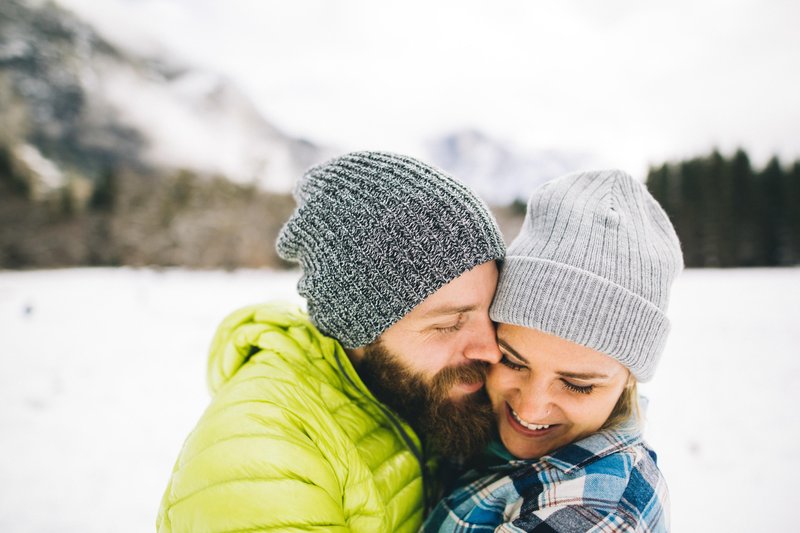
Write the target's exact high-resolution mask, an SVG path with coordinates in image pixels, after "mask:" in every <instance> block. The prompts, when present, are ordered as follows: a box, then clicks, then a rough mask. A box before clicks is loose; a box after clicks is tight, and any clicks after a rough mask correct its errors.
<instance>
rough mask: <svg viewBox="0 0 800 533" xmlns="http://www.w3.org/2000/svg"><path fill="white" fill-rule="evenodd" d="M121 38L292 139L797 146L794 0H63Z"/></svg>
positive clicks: (619, 160) (654, 149) (639, 155)
mask: <svg viewBox="0 0 800 533" xmlns="http://www.w3.org/2000/svg"><path fill="white" fill-rule="evenodd" d="M59 1H60V2H61V3H62V4H64V5H66V6H69V7H72V8H74V9H75V10H76V11H77V12H78V13H80V14H81V15H83V16H84V17H85V18H88V19H89V20H90V21H92V22H94V23H95V24H96V25H98V26H99V27H100V29H101V30H102V31H104V32H105V33H107V34H113V36H114V39H116V40H118V41H122V42H125V43H128V45H133V46H136V47H138V48H140V49H144V50H150V51H152V50H155V49H157V48H156V47H157V43H160V45H161V46H163V47H164V48H165V49H167V50H170V51H173V52H174V53H176V54H179V55H180V56H182V57H183V58H185V59H187V60H189V61H191V62H194V63H197V64H200V65H204V66H207V67H210V68H212V69H214V70H217V71H220V72H222V73H225V74H226V75H228V76H230V77H231V78H232V79H234V80H235V81H236V82H238V84H239V85H240V86H241V87H242V88H243V89H244V90H245V91H246V92H247V93H248V94H249V95H250V96H251V97H252V98H253V99H254V101H255V102H256V103H257V105H258V106H259V108H260V109H261V110H262V111H263V112H264V115H265V116H266V117H267V118H268V119H269V120H271V121H272V122H273V123H275V124H276V125H277V126H278V127H280V128H282V129H284V130H285V131H287V132H288V133H291V134H293V135H298V136H303V137H306V138H309V139H311V140H314V141H317V142H320V143H324V144H329V145H334V146H337V147H341V148H342V149H345V150H347V149H360V148H368V149H390V150H395V151H404V152H409V153H419V147H420V145H421V143H422V142H424V141H425V140H426V139H431V138H434V137H437V136H439V135H441V134H443V133H446V132H449V131H452V130H455V129H461V128H477V129H480V130H482V131H484V132H486V133H487V134H489V135H491V136H493V137H497V138H499V139H501V140H504V141H507V142H509V143H510V144H511V145H512V146H515V147H517V148H518V149H520V150H545V149H556V150H562V151H567V152H573V151H574V152H579V153H588V154H593V155H594V157H596V158H597V160H598V161H599V162H602V163H603V164H607V165H610V166H619V167H622V168H626V169H627V170H629V171H630V172H632V173H634V174H637V175H639V176H641V175H643V174H644V172H645V170H646V168H647V165H648V164H649V163H658V162H661V161H663V160H664V159H665V158H676V157H685V156H690V155H696V154H702V153H706V152H707V151H708V150H710V148H711V147H712V146H718V147H719V148H721V149H722V150H723V151H725V152H730V151H732V150H733V149H734V148H735V147H737V146H740V145H741V146H744V147H745V148H746V149H747V150H748V151H749V152H750V154H751V155H752V156H753V158H754V160H755V162H756V163H758V164H761V163H763V162H764V161H765V159H766V158H767V157H768V156H769V155H771V154H773V153H777V154H779V155H780V156H782V158H784V159H785V160H790V159H792V160H793V159H795V158H798V157H800V97H798V95H800V30H798V28H800V2H796V1H793V0H702V1H697V0H694V1H690V0H672V1H669V2H641V1H619V0H603V1H599V0H591V1H560V2H538V1H533V0H495V1H493V2H487V1H471V0H458V1H450V0H448V1H441V0H436V1H434V0H427V1H422V0H420V1H417V0H405V1H403V2H385V1H377V0H362V1H355V0H353V1H333V0H291V1H286V0H283V1H277V0H274V1H273V0H225V1H222V0H103V1H102V2H98V1H96V0H59Z"/></svg>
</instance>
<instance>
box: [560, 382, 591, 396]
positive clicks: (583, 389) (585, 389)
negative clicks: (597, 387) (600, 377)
mask: <svg viewBox="0 0 800 533" xmlns="http://www.w3.org/2000/svg"><path fill="white" fill-rule="evenodd" d="M561 382H562V383H563V384H564V386H565V387H566V388H567V390H569V391H572V392H577V393H578V394H589V393H590V392H592V390H594V385H585V386H581V385H575V384H574V383H570V382H569V381H567V380H565V379H562V380H561Z"/></svg>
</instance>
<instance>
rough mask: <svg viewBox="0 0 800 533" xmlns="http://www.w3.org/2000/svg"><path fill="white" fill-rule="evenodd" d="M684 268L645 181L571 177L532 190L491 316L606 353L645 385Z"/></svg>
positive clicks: (610, 174) (612, 173) (602, 174)
mask: <svg viewBox="0 0 800 533" xmlns="http://www.w3.org/2000/svg"><path fill="white" fill-rule="evenodd" d="M682 268H683V257H682V255H681V247H680V243H679V242H678V237H677V235H676V234H675V230H674V229H673V227H672V224H671V223H670V221H669V218H667V215H666V213H664V210H663V209H661V206H659V205H658V203H657V202H656V200H655V199H654V198H653V197H652V196H651V195H650V193H649V192H648V191H647V188H646V187H645V186H644V185H643V184H642V183H640V182H638V181H636V180H634V179H633V178H632V177H630V176H629V175H628V174H626V173H625V172H622V171H619V170H605V171H596V172H584V173H578V174H570V175H567V176H564V177H561V178H559V179H556V180H553V181H551V182H548V183H546V184H545V185H543V186H542V187H540V188H539V189H538V190H536V191H535V192H534V193H533V195H532V196H531V198H530V201H529V202H528V211H527V213H526V215H525V222H524V223H523V227H522V229H521V231H520V234H519V235H518V236H517V238H516V239H515V240H514V242H513V243H512V244H511V246H509V248H508V255H507V256H506V259H505V262H504V266H503V270H502V272H501V273H500V280H499V283H498V287H497V293H496V295H495V298H494V302H493V304H492V307H491V309H490V311H489V315H490V316H491V318H492V320H494V321H496V322H506V323H510V324H516V325H518V326H525V327H529V328H534V329H538V330H541V331H544V332H545V333H550V334H553V335H556V336H558V337H561V338H564V339H567V340H570V341H572V342H575V343H577V344H581V345H583V346H587V347H589V348H593V349H595V350H597V351H599V352H602V353H605V354H607V355H609V356H611V357H613V358H614V359H616V360H618V361H619V362H620V363H622V364H623V365H625V366H626V367H627V368H628V369H630V371H631V372H632V373H633V375H634V376H635V377H636V378H637V379H638V380H639V381H647V380H649V379H650V378H651V377H652V376H653V373H654V372H655V368H656V364H657V363H658V360H659V358H660V357H661V352H662V351H663V348H664V343H665V341H666V338H667V334H668V333H669V320H668V319H667V317H666V315H665V312H666V310H667V301H668V299H669V291H670V286H671V285H672V282H673V280H674V279H675V277H676V276H677V275H678V273H679V272H680V271H681V269H682Z"/></svg>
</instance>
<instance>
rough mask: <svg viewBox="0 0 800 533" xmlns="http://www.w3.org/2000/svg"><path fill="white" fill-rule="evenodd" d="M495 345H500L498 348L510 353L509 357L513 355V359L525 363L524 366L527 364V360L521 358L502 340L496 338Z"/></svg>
mask: <svg viewBox="0 0 800 533" xmlns="http://www.w3.org/2000/svg"><path fill="white" fill-rule="evenodd" d="M497 344H499V345H500V346H501V347H502V348H503V349H505V350H506V351H507V352H510V353H511V355H513V356H514V357H516V358H517V359H519V360H520V361H523V362H524V363H526V364H527V363H528V360H527V359H525V358H524V357H522V356H521V355H520V354H519V352H518V351H516V350H515V349H514V348H512V347H511V345H510V344H508V343H507V342H506V341H504V340H503V339H501V338H500V337H498V338H497Z"/></svg>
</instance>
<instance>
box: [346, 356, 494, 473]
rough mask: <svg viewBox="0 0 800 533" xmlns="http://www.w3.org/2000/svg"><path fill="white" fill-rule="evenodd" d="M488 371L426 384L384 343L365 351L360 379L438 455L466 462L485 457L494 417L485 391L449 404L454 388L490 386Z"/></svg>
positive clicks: (473, 368)
mask: <svg viewBox="0 0 800 533" xmlns="http://www.w3.org/2000/svg"><path fill="white" fill-rule="evenodd" d="M487 367H488V365H487V364H486V363H483V362H474V363H469V364H463V365H460V366H455V367H454V366H449V367H445V368H443V369H442V370H440V371H439V372H438V373H437V374H436V375H435V376H433V378H432V379H430V380H426V379H425V377H424V376H423V375H422V374H421V373H417V372H414V371H413V370H411V369H409V368H408V367H406V365H404V364H403V363H401V362H400V359H399V358H398V357H397V356H395V355H394V354H392V353H390V352H389V351H388V350H387V349H386V348H384V347H383V345H382V344H381V343H380V341H377V342H374V343H372V344H370V345H368V346H366V347H365V348H364V357H363V358H362V359H361V361H360V362H359V363H358V375H359V376H360V377H361V380H362V381H363V382H364V384H365V385H366V386H367V388H368V389H369V390H370V392H372V394H373V395H374V396H375V397H376V398H377V399H378V400H380V401H381V402H383V403H384V404H385V405H387V406H388V407H390V408H391V409H393V410H394V411H395V412H396V413H397V414H398V415H400V417H402V418H403V419H404V420H405V421H406V422H408V424H409V425H410V426H411V427H412V428H414V430H415V431H417V432H418V433H419V434H420V436H421V437H422V438H423V439H425V441H426V443H427V444H428V445H429V446H430V447H431V450H432V451H433V452H434V453H438V454H441V455H443V456H444V457H447V458H450V459H453V460H463V459H467V458H469V457H472V456H473V455H476V454H477V453H479V452H481V451H482V450H483V449H484V447H485V446H486V444H487V443H488V442H489V439H490V437H491V434H492V428H493V427H494V421H495V418H494V413H493V411H492V406H491V403H490V401H489V397H488V396H487V394H486V391H485V390H484V389H483V388H481V389H480V390H479V391H478V392H475V393H473V394H469V395H466V396H461V397H459V398H456V399H452V398H450V396H449V395H450V392H451V390H452V388H453V386H454V385H457V384H459V383H476V382H478V381H481V382H485V381H486V369H487Z"/></svg>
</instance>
